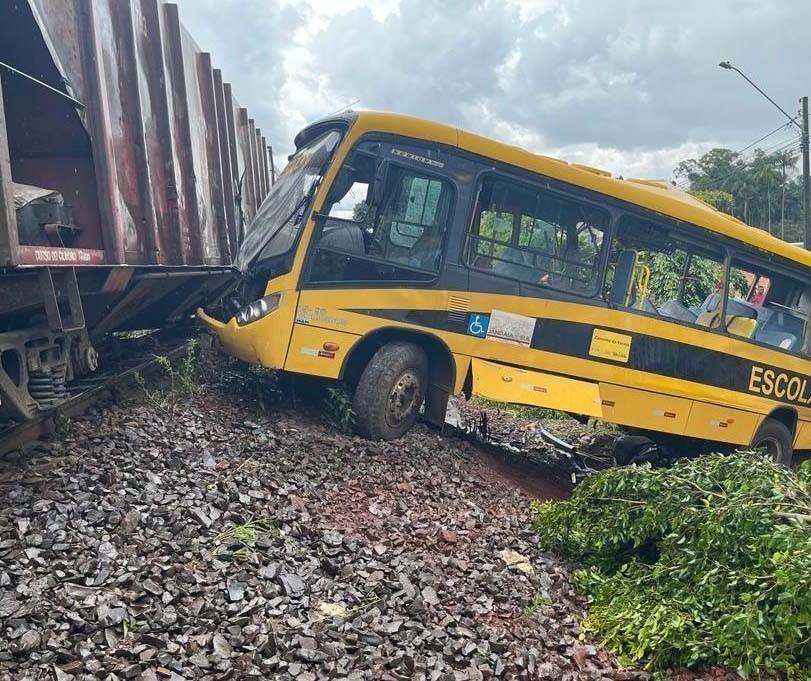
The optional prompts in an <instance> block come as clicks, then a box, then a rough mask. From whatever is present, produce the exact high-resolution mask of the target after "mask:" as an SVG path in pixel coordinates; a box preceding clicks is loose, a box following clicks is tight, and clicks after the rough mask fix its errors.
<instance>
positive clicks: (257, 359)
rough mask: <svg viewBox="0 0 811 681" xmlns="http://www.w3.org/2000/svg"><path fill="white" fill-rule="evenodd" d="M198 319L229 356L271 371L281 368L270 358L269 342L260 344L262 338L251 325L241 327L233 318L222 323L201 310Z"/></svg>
mask: <svg viewBox="0 0 811 681" xmlns="http://www.w3.org/2000/svg"><path fill="white" fill-rule="evenodd" d="M197 319H199V320H200V322H202V324H203V326H204V327H205V328H207V329H208V330H209V331H211V332H213V333H214V334H215V335H216V336H217V338H218V339H219V341H220V343H221V345H222V347H223V350H225V352H227V353H228V354H229V355H233V356H234V357H236V358H238V359H241V360H242V361H243V362H248V363H250V364H262V365H263V366H266V367H268V368H270V369H280V368H281V363H277V362H274V361H273V360H274V358H273V357H272V356H271V357H269V356H268V355H272V354H273V353H272V352H271V353H268V352H267V350H268V347H267V346H268V343H267V341H266V340H265V342H260V337H259V336H258V334H256V333H255V330H253V329H251V328H250V325H249V326H245V327H240V326H238V325H237V322H236V319H235V318H234V317H231V319H229V320H228V321H227V322H221V321H220V320H219V319H215V318H214V317H212V316H210V315H208V314H206V313H205V311H204V310H202V309H201V308H198V309H197ZM282 361H283V360H282Z"/></svg>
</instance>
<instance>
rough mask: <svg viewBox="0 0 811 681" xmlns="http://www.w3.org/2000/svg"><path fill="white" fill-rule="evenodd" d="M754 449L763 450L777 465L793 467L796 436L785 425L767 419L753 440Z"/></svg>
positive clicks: (775, 420)
mask: <svg viewBox="0 0 811 681" xmlns="http://www.w3.org/2000/svg"><path fill="white" fill-rule="evenodd" d="M752 448H753V449H757V448H763V449H765V450H766V453H767V454H769V455H770V456H771V457H772V460H773V461H774V462H775V463H781V464H783V465H784V466H791V460H792V457H793V456H794V436H793V435H792V434H791V431H790V430H789V429H788V426H786V424H785V423H782V422H781V421H778V420H777V419H772V418H767V419H765V420H764V421H763V423H761V424H760V427H759V428H758V429H757V432H756V433H755V437H753V438H752Z"/></svg>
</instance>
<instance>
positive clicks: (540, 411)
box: [470, 395, 571, 421]
mask: <svg viewBox="0 0 811 681" xmlns="http://www.w3.org/2000/svg"><path fill="white" fill-rule="evenodd" d="M470 403H471V404H472V405H473V406H474V407H475V408H476V409H497V410H498V411H500V412H501V413H503V414H507V416H511V417H512V418H514V419H527V420H536V421H559V420H562V419H569V418H571V417H570V416H569V415H568V414H566V413H565V412H562V411H556V410H554V409H545V408H543V407H530V406H527V405H524V404H512V403H510V402H498V401H496V400H491V399H488V398H486V397H481V396H479V395H474V396H473V397H472V398H471V400H470Z"/></svg>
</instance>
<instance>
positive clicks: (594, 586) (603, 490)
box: [534, 453, 811, 679]
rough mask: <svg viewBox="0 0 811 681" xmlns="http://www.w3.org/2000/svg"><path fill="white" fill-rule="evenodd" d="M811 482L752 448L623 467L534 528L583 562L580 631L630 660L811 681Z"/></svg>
mask: <svg viewBox="0 0 811 681" xmlns="http://www.w3.org/2000/svg"><path fill="white" fill-rule="evenodd" d="M809 480H811V476H809V474H808V472H807V471H801V472H799V473H797V474H795V473H793V472H792V471H790V470H788V469H787V468H785V467H781V466H779V465H776V464H773V463H772V462H771V461H769V460H767V459H765V458H762V457H756V455H754V454H745V453H738V454H735V455H731V456H721V455H718V454H713V455H708V456H703V457H699V458H696V459H691V460H685V459H682V460H679V461H678V462H677V463H676V464H675V465H674V466H673V467H672V468H670V469H653V468H651V467H649V466H647V465H645V466H638V467H637V466H629V467H626V468H614V469H609V470H606V471H604V472H602V473H600V474H598V475H595V476H594V477H592V478H589V479H587V480H585V481H584V482H583V483H581V484H580V486H579V487H577V489H576V490H575V492H574V494H573V495H572V498H571V499H570V500H568V501H562V502H546V503H543V504H537V505H536V506H535V508H534V511H535V521H534V527H535V529H536V531H537V532H538V534H539V536H540V540H541V543H542V545H543V546H545V547H547V548H549V549H552V550H556V551H558V552H560V553H562V554H564V555H565V556H567V557H569V558H572V559H576V560H578V561H581V562H582V564H584V565H585V569H583V570H581V571H579V572H578V573H577V574H576V586H577V588H578V589H579V590H580V591H582V592H584V593H585V594H587V595H588V598H589V602H590V605H589V614H588V615H587V617H586V618H585V620H584V622H583V629H584V631H586V632H593V633H596V634H598V635H600V636H601V637H602V639H603V642H604V644H605V645H606V646H607V647H608V648H609V649H610V650H611V651H612V652H614V653H616V654H618V655H619V656H620V658H621V659H622V660H623V662H625V663H632V664H644V665H645V666H647V667H648V668H650V669H661V668H664V667H668V666H685V667H692V666H699V665H705V664H719V665H724V666H729V667H733V668H735V669H737V670H738V671H739V673H741V674H742V675H758V674H767V675H769V674H771V675H775V674H777V675H782V676H785V677H788V678H802V679H811V492H809Z"/></svg>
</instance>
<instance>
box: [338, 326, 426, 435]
mask: <svg viewBox="0 0 811 681" xmlns="http://www.w3.org/2000/svg"><path fill="white" fill-rule="evenodd" d="M427 378H428V358H427V357H426V355H425V352H424V351H423V349H422V348H420V347H419V346H417V345H414V343H406V342H393V343H387V344H386V345H384V346H383V347H382V348H380V349H379V350H378V351H377V352H376V353H375V354H374V355H373V357H372V359H371V360H369V363H368V364H367V365H366V368H365V369H364V370H363V373H362V374H361V376H360V380H359V381H358V386H357V388H356V389H355V399H354V401H353V405H352V406H353V409H354V411H355V430H356V432H357V433H358V434H359V435H361V436H362V437H365V438H367V439H369V440H395V439H397V438H398V437H400V436H401V435H403V434H404V433H405V432H406V431H407V430H408V429H409V428H411V426H413V425H414V421H416V420H417V415H418V414H419V411H420V407H421V406H422V402H423V400H424V399H425V388H426V383H427Z"/></svg>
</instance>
